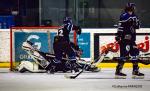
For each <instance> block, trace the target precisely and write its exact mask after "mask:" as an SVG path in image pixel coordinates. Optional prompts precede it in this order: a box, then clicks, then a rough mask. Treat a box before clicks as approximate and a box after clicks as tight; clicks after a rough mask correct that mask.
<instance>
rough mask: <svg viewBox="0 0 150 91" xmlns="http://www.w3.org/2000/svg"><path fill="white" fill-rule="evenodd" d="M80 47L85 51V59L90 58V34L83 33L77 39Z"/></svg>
mask: <svg viewBox="0 0 150 91" xmlns="http://www.w3.org/2000/svg"><path fill="white" fill-rule="evenodd" d="M77 40H78V45H79V47H80V48H81V49H82V50H83V55H82V57H83V58H90V33H82V34H81V35H80V36H78V38H77Z"/></svg>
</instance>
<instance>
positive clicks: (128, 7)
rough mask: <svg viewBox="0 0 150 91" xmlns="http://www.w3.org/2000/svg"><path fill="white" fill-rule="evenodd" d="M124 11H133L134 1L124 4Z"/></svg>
mask: <svg viewBox="0 0 150 91" xmlns="http://www.w3.org/2000/svg"><path fill="white" fill-rule="evenodd" d="M125 11H126V12H127V11H132V12H134V11H135V4H134V3H127V4H126V6H125Z"/></svg>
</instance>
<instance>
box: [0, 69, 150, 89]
mask: <svg viewBox="0 0 150 91" xmlns="http://www.w3.org/2000/svg"><path fill="white" fill-rule="evenodd" d="M114 71H115V69H102V70H101V72H98V73H91V72H90V73H89V72H84V73H83V74H81V75H80V76H79V77H78V78H76V79H66V78H65V77H64V73H56V74H53V75H52V74H47V73H14V72H9V71H7V70H5V69H0V91H150V69H141V70H140V71H141V72H142V73H144V74H145V78H144V79H132V78H131V72H132V69H124V70H123V72H124V73H127V79H114Z"/></svg>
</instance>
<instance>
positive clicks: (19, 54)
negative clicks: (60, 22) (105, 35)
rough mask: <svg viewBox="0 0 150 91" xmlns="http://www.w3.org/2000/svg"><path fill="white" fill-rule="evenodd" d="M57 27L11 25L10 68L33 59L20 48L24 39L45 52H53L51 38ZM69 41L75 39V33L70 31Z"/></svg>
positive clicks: (52, 38)
mask: <svg viewBox="0 0 150 91" xmlns="http://www.w3.org/2000/svg"><path fill="white" fill-rule="evenodd" d="M58 28H59V27H12V28H11V30H10V70H11V71H12V70H13V69H15V68H16V67H17V66H18V65H19V64H20V62H21V61H24V60H25V61H33V60H32V58H31V57H30V56H29V55H28V54H27V53H26V52H25V51H24V50H23V49H22V44H23V42H25V41H31V42H33V43H34V44H35V45H36V47H37V48H38V49H39V50H40V51H42V52H46V53H53V40H54V36H55V35H56V34H57V30H58ZM70 37H71V41H73V42H75V41H76V34H75V33H73V32H72V33H71V35H70Z"/></svg>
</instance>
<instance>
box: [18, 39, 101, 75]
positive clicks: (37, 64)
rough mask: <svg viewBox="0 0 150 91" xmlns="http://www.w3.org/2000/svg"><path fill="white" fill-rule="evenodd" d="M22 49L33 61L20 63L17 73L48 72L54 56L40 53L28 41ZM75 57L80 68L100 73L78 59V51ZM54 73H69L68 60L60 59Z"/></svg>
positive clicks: (93, 66) (51, 66)
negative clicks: (60, 62) (84, 67)
mask: <svg viewBox="0 0 150 91" xmlns="http://www.w3.org/2000/svg"><path fill="white" fill-rule="evenodd" d="M22 49H23V50H25V51H26V52H27V54H28V55H29V56H30V57H31V58H32V59H33V61H32V62H31V61H29V60H23V61H21V63H20V64H19V66H17V70H18V71H19V72H21V73H23V72H26V71H28V72H47V70H50V69H52V68H53V60H54V58H55V56H54V54H50V53H44V52H41V51H40V50H38V49H37V48H36V47H35V46H34V44H33V43H31V42H30V41H26V42H24V43H23V44H22ZM74 49H75V51H77V50H76V48H74ZM77 49H78V48H77ZM80 51H81V50H80ZM76 55H77V57H78V58H77V60H78V63H79V64H80V65H81V68H82V67H83V66H85V65H86V66H87V67H86V71H92V72H98V71H100V70H99V69H98V68H97V67H96V66H95V65H90V63H89V62H87V61H85V60H83V59H81V58H79V57H80V55H81V53H80V52H79V50H78V51H77V54H76ZM55 71H56V72H57V71H63V72H67V71H71V68H70V63H69V59H67V58H66V57H64V58H62V64H61V65H59V66H58V67H56V68H55Z"/></svg>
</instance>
